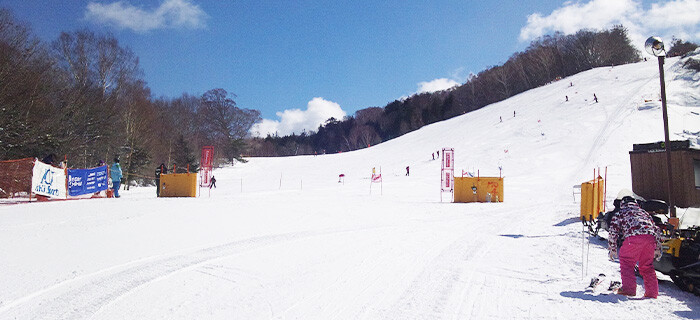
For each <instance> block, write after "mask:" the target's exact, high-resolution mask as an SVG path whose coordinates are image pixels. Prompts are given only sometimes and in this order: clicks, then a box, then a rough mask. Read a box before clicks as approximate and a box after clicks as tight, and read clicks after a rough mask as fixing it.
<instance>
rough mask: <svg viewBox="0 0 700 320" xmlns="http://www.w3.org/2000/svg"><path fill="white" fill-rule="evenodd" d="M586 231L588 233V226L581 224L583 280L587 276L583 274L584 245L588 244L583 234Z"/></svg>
mask: <svg viewBox="0 0 700 320" xmlns="http://www.w3.org/2000/svg"><path fill="white" fill-rule="evenodd" d="M585 231H586V226H585V225H584V224H581V279H583V277H584V276H585V275H584V274H583V272H584V266H583V262H584V261H583V256H584V249H583V248H584V245H585V243H586V241H585V239H584V235H583V233H584V232H585Z"/></svg>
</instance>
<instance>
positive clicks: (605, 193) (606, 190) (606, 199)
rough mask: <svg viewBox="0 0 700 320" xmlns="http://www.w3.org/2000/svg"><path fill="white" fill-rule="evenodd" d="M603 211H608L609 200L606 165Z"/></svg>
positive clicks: (606, 167)
mask: <svg viewBox="0 0 700 320" xmlns="http://www.w3.org/2000/svg"><path fill="white" fill-rule="evenodd" d="M603 183H604V185H603V211H608V210H607V208H606V207H607V205H606V204H607V201H608V166H605V180H603Z"/></svg>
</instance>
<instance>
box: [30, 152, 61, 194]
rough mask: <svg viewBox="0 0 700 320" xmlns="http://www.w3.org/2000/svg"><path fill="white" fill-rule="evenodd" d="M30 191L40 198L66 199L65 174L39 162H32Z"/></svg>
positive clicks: (58, 169)
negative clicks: (40, 196)
mask: <svg viewBox="0 0 700 320" xmlns="http://www.w3.org/2000/svg"><path fill="white" fill-rule="evenodd" d="M32 191H33V192H34V193H36V194H40V195H42V196H47V197H53V198H62V199H65V198H66V172H65V170H64V169H61V168H56V167H53V166H50V165H48V164H45V163H43V162H41V161H39V160H36V161H34V171H33V174H32Z"/></svg>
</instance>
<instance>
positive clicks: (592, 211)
mask: <svg viewBox="0 0 700 320" xmlns="http://www.w3.org/2000/svg"><path fill="white" fill-rule="evenodd" d="M604 193H605V180H603V178H601V177H598V178H597V179H595V180H591V181H586V182H584V183H582V184H581V220H582V221H593V220H595V219H596V218H598V214H599V213H600V212H601V211H603V196H604Z"/></svg>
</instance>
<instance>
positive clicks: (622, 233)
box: [608, 195, 661, 299]
mask: <svg viewBox="0 0 700 320" xmlns="http://www.w3.org/2000/svg"><path fill="white" fill-rule="evenodd" d="M618 197H620V196H618ZM621 198H622V201H621V204H620V212H619V213H618V214H616V215H614V216H613V217H612V221H611V222H610V229H609V235H610V236H609V237H608V251H609V256H610V259H611V260H612V259H614V258H615V256H619V258H620V276H621V277H622V288H621V290H620V291H619V294H622V295H626V296H635V295H636V294H637V282H636V279H635V275H634V266H635V264H639V273H640V274H641V276H642V278H643V279H644V297H645V298H654V299H656V297H657V296H658V294H659V281H658V279H657V278H656V271H655V270H654V265H653V264H652V262H653V259H657V260H659V259H660V258H661V233H660V230H659V227H657V226H656V224H655V223H654V220H653V219H652V218H651V215H649V213H648V212H646V211H644V210H643V209H642V208H640V207H639V205H638V204H637V202H636V201H635V199H634V197H632V196H631V195H629V196H622V197H621ZM618 239H622V240H623V242H622V246H621V247H620V248H619V250H618V247H617V243H618Z"/></svg>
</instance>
